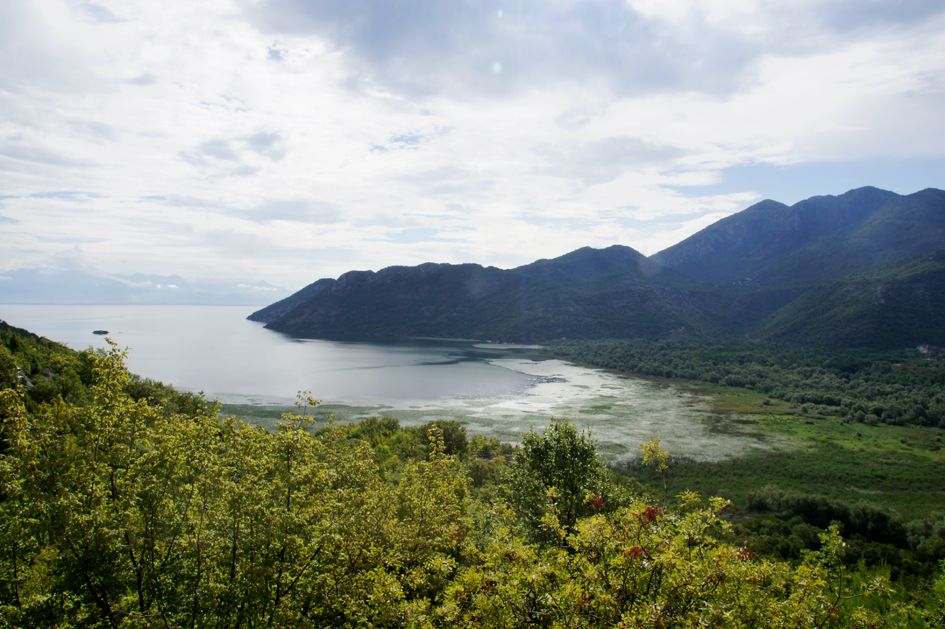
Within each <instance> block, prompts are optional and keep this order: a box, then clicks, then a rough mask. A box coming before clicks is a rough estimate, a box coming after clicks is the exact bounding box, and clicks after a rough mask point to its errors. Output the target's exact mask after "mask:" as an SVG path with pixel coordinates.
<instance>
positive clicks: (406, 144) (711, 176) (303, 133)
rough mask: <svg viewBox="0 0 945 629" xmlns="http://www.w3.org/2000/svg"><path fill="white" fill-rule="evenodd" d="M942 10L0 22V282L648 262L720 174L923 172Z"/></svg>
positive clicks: (726, 205) (683, 227) (514, 7)
mask: <svg viewBox="0 0 945 629" xmlns="http://www.w3.org/2000/svg"><path fill="white" fill-rule="evenodd" d="M943 10H945V8H943V7H940V6H939V5H938V4H936V3H929V2H918V1H914V0H910V1H907V2H899V3H880V2H878V1H872V0H869V1H867V2H856V3H854V2H852V1H848V0H842V1H840V0H828V1H823V0H818V1H817V2H815V1H813V0H785V1H784V2H779V3H763V2H756V1H752V0H734V1H732V2H714V1H713V2H710V1H708V0H678V1H677V0H672V1H671V0H664V1H663V2H650V1H649V0H646V1H644V0H633V1H632V2H627V1H626V0H555V1H549V0H515V1H512V2H506V3H505V4H503V14H502V16H501V17H499V16H498V14H497V11H496V6H495V5H494V4H493V3H487V2H479V1H478V0H474V1H472V2H465V3H461V4H455V3H453V4H450V3H442V2H436V1H434V0H418V1H417V2H413V3H408V4H406V5H404V4H403V3H401V4H391V3H389V2H383V1H381V0H376V1H367V0H360V1H358V0H352V1H351V2H343V3H339V2H328V1H327V0H271V1H269V2H266V3H251V2H248V1H247V2H243V1H239V0H208V1H206V2H200V3H185V2H183V1H182V0H170V1H168V2H140V3H117V2H114V1H112V0H99V1H96V2H90V1H88V0H67V1H66V0H62V1H60V0H35V1H29V0H11V1H10V2H6V3H0V110H2V111H3V112H4V116H3V117H2V118H0V197H4V199H3V218H2V219H0V267H2V268H3V269H12V268H17V267H18V266H29V265H34V266H35V265H40V264H44V263H46V262H45V261H48V260H49V259H50V258H51V256H55V255H59V254H61V253H62V252H69V251H72V247H74V246H76V244H77V243H81V252H82V255H83V256H84V257H85V259H86V260H88V261H91V262H94V264H95V265H96V268H99V269H101V270H103V271H105V272H111V273H118V272H121V273H131V272H142V273H154V274H162V275H167V274H170V273H177V274H179V275H181V276H183V277H186V278H188V280H214V281H230V280H233V281H235V278H250V279H263V278H265V279H267V280H269V281H271V282H272V283H274V284H279V285H289V286H296V287H301V286H303V285H305V284H307V283H309V282H311V281H312V280H313V279H315V278H317V277H325V276H337V275H339V274H341V273H342V272H344V271H346V270H349V269H351V268H373V269H377V268H381V267H384V266H388V265H391V264H416V263H420V262H425V261H443V262H480V263H483V264H495V265H498V266H513V265H517V264H522V263H527V262H530V261H532V260H534V259H537V258H548V257H553V256H555V255H560V254H563V253H566V252H567V251H570V250H573V249H576V248H578V247H581V246H585V245H591V246H607V245H609V244H613V243H615V242H616V243H621V244H626V245H630V246H633V247H636V248H637V249H639V250H641V251H643V252H645V253H654V252H655V251H656V250H658V249H659V248H662V247H665V246H668V245H671V244H674V242H676V241H678V240H679V239H682V238H684V237H685V236H688V235H690V234H691V233H693V232H694V231H696V230H697V229H699V228H701V227H703V226H705V225H706V224H707V223H706V221H711V220H714V219H716V218H720V217H722V216H726V215H728V214H730V213H732V212H736V211H738V210H740V209H743V208H744V207H746V206H747V205H749V204H750V203H752V202H754V201H756V200H758V199H759V195H758V193H757V192H756V191H755V190H754V189H752V188H751V187H748V188H744V189H738V190H729V189H715V188H713V189H712V190H713V191H711V192H707V191H706V190H708V189H707V188H705V187H706V186H715V187H718V186H722V185H723V184H724V182H725V180H726V175H725V173H726V169H727V168H730V167H733V166H740V165H746V164H759V163H762V164H764V163H767V164H802V163H806V162H809V161H812V160H821V161H822V160H852V159H860V158H862V157H864V156H869V157H872V158H876V159H891V158H911V159H921V158H942V157H945V155H943V153H945V148H943V147H945V137H943V136H945V128H943V127H942V125H940V124H939V118H940V112H941V111H942V107H943V105H945V103H943V96H942V95H943V94H945V54H943V53H945V35H943V33H945V21H943ZM496 62H499V63H501V66H502V71H501V72H500V73H496V72H494V71H493V65H494V64H495V63H496ZM927 185H929V186H937V187H941V186H943V185H945V181H929V182H928V184H927ZM723 187H724V186H723ZM818 192H820V191H818V190H814V191H811V194H815V193H818Z"/></svg>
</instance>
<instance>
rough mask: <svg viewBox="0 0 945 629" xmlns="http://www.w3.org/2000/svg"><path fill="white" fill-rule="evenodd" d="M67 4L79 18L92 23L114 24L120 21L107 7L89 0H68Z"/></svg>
mask: <svg viewBox="0 0 945 629" xmlns="http://www.w3.org/2000/svg"><path fill="white" fill-rule="evenodd" d="M68 5H69V8H70V9H71V10H72V12H73V13H74V14H75V15H76V16H78V17H79V19H81V20H83V21H86V22H90V23H92V24H114V23H116V22H121V21H122V20H121V18H119V17H118V16H116V15H115V14H114V13H112V12H111V11H110V10H109V9H108V7H104V6H102V5H100V4H97V3H94V2H90V1H89V0H69V2H68Z"/></svg>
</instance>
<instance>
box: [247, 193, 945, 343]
mask: <svg viewBox="0 0 945 629" xmlns="http://www.w3.org/2000/svg"><path fill="white" fill-rule="evenodd" d="M943 247H945V192H943V191H941V190H936V189H931V188H930V189H927V190H923V191H921V192H916V193H915V194H911V195H906V196H902V195H898V194H895V193H893V192H888V191H884V190H879V189H876V188H870V187H867V188H860V189H857V190H851V191H850V192H847V193H846V194H843V195H840V196H823V197H813V198H811V199H807V200H804V201H801V202H799V203H796V204H794V205H793V206H790V207H788V206H786V205H784V204H781V203H777V202H775V201H770V200H768V201H762V202H760V203H758V204H755V205H753V206H752V207H749V208H747V209H746V210H744V211H742V212H739V213H737V214H734V215H732V216H729V217H728V218H725V219H723V220H721V221H718V222H717V223H715V224H713V225H710V226H709V227H706V228H705V229H703V230H701V231H700V232H698V233H696V234H694V235H693V236H691V237H689V238H687V239H686V240H684V241H682V242H680V243H678V244H676V245H674V246H672V247H670V248H668V249H666V250H664V251H661V252H659V253H657V254H655V255H653V256H651V257H649V258H647V257H645V256H643V255H642V254H640V253H638V252H637V251H634V250H633V249H631V248H629V247H625V246H620V245H614V246H611V247H608V248H606V249H600V250H597V249H591V248H589V247H585V248H583V249H578V250H576V251H573V252H571V253H569V254H566V255H564V256H561V257H559V258H555V259H553V260H539V261H537V262H534V263H532V264H528V265H525V266H521V267H518V268H515V269H509V270H503V269H497V268H494V267H482V266H480V265H477V264H461V265H450V264H434V263H427V264H422V265H420V266H416V267H388V268H386V269H382V270H381V271H378V272H376V273H375V272H372V271H350V272H348V273H345V274H343V275H342V276H341V277H339V278H338V279H337V280H332V279H328V278H324V279H321V280H319V281H317V282H315V283H313V284H311V285H309V286H307V287H306V288H304V289H302V290H301V291H299V292H298V293H296V294H295V295H293V296H291V297H290V298H287V299H285V300H282V301H280V302H278V303H277V304H273V305H272V306H270V307H267V308H264V309H262V310H260V311H258V312H256V313H254V314H252V315H250V317H249V318H250V319H252V320H254V321H260V322H263V323H266V327H268V328H270V329H272V330H276V331H280V332H284V333H287V334H291V335H293V336H299V337H309V338H361V339H367V338H380V337H411V336H413V337H440V338H467V339H478V340H492V341H511V342H548V341H552V340H559V339H562V338H568V339H608V338H611V339H612V338H620V339H665V338H691V339H698V340H701V341H712V342H730V341H731V340H733V339H739V338H740V339H744V338H746V336H747V337H750V338H762V339H766V340H768V341H770V342H772V343H774V344H777V345H780V346H805V347H810V348H825V347H829V348H832V349H836V348H866V349H891V348H903V347H910V346H911V347H915V346H917V345H920V344H933V345H945V293H943V288H942V286H943V282H942V279H943V273H945V253H943Z"/></svg>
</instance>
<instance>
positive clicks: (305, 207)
mask: <svg viewBox="0 0 945 629" xmlns="http://www.w3.org/2000/svg"><path fill="white" fill-rule="evenodd" d="M234 214H235V215H236V216H239V217H240V218H245V219H246V220H250V221H253V222H256V223H271V222H273V221H289V222H293V223H310V224H314V225H330V224H333V223H340V222H341V221H342V220H344V219H343V217H342V215H341V212H340V211H339V210H338V208H337V207H335V206H334V205H332V204H330V203H325V202H322V201H310V200H308V199H292V200H281V199H270V200H268V201H265V202H264V203H261V204H260V205H257V206H256V207H254V208H252V209H250V210H241V211H236V212H234Z"/></svg>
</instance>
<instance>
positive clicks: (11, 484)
mask: <svg viewBox="0 0 945 629" xmlns="http://www.w3.org/2000/svg"><path fill="white" fill-rule="evenodd" d="M664 351H665V350H664ZM637 355H638V356H639V357H640V358H645V359H648V360H665V359H666V358H667V357H668V355H667V354H663V355H657V354H651V355H649V356H644V354H643V353H642V352H641V351H639V350H637ZM710 355H711V352H709V353H708V354H707V355H705V356H702V357H701V358H699V359H698V360H696V361H695V362H694V363H693V364H694V365H698V364H702V363H705V360H706V359H707V356H710ZM819 358H820V357H807V358H805V357H803V356H801V357H800V361H799V362H800V365H801V366H800V367H799V368H801V369H807V368H809V369H815V370H816V369H819V368H818V367H815V366H814V365H815V362H816V361H817V360H819ZM745 359H746V356H745V352H743V351H740V352H734V353H733V354H732V355H731V356H730V357H729V358H728V359H726V360H716V361H715V364H714V365H713V366H714V367H715V368H716V369H717V370H718V373H719V374H722V373H723V372H725V371H726V370H727V369H729V368H730V367H732V366H734V365H735V364H741V366H742V367H747V366H748V365H747V362H746V360H745ZM700 360H701V361H702V363H700ZM788 360H789V357H787V356H771V357H769V358H768V359H765V360H762V361H760V362H762V363H765V362H767V363H770V364H780V366H781V367H782V368H784V369H787V367H788ZM838 360H842V359H838ZM779 361H781V362H780V363H779ZM864 364H865V363H864ZM0 367H2V370H0V371H2V377H3V382H2V390H0V419H2V429H0V490H2V491H0V509H2V513H3V518H2V520H0V618H2V620H3V623H4V624H5V625H7V626H16V627H23V626H30V627H62V626H107V627H139V626H154V625H156V624H157V625H160V626H183V625H187V626H207V625H211V624H212V625H219V626H234V627H235V626H257V625H261V624H266V625H267V626H274V627H297V626H312V627H315V626H318V627H321V626H343V627H361V626H376V627H405V626H410V627H420V626H423V627H439V626H456V625H458V626H468V627H473V626H496V627H525V626H534V625H536V624H537V625H539V626H559V627H616V626H634V627H638V626H639V627H654V628H655V627H690V626H704V625H709V626H719V627H726V626H731V627H735V626H745V625H750V626H758V627H784V626H788V625H791V626H798V627H810V628H815V627H854V626H855V627H865V626H869V627H916V628H918V627H931V626H938V625H937V624H936V623H941V622H942V621H943V620H945V576H943V574H942V569H941V567H940V562H941V561H942V560H943V559H945V519H943V515H942V514H941V513H940V512H936V511H934V508H935V505H937V504H939V501H938V500H936V499H934V497H933V494H932V493H929V490H928V489H927V488H926V484H931V485H932V486H935V487H937V488H939V489H940V487H941V486H942V485H943V484H945V478H942V477H941V476H942V474H941V470H942V469H943V467H945V466H943V465H942V462H938V463H935V464H933V465H932V466H927V465H922V464H921V463H916V464H915V465H900V466H898V467H897V468H896V470H897V473H899V474H900V475H899V476H897V477H896V479H895V481H894V482H895V483H897V484H898V487H897V490H896V491H892V492H890V493H888V494H885V495H884V498H883V501H884V502H886V501H889V500H891V499H892V497H896V498H897V500H904V499H905V495H906V494H917V495H918V496H919V498H920V502H922V503H923V505H922V507H920V508H919V509H917V510H916V509H913V513H912V515H911V516H909V518H908V519H907V518H906V517H903V516H902V515H900V514H899V513H897V511H896V510H895V509H893V508H890V507H889V506H887V505H885V504H878V503H870V502H868V501H863V500H858V501H852V502H851V501H844V500H839V499H837V498H832V497H826V496H823V495H818V493H817V492H814V493H809V492H804V491H799V490H798V488H801V487H803V485H802V483H801V480H802V479H804V478H807V479H814V478H815V477H817V476H818V475H820V474H822V473H824V472H826V473H828V474H831V475H833V474H835V473H836V472H834V471H833V470H830V471H827V470H825V469H821V467H823V466H824V465H827V464H828V463H829V462H831V461H833V460H835V459H837V457H835V456H825V455H824V454H822V453H821V454H818V453H816V452H814V453H811V455H810V457H808V458H803V457H801V459H800V460H801V461H802V465H801V466H800V467H795V468H791V467H790V466H787V465H785V464H784V463H785V462H786V461H787V460H788V459H779V458H778V456H776V455H775V456H766V457H762V458H757V459H737V460H733V461H723V462H719V463H715V464H698V465H695V464H693V463H691V462H687V461H681V460H677V459H674V458H673V457H671V456H670V454H671V453H666V452H665V451H663V449H662V448H661V447H660V444H659V441H658V439H657V440H653V441H650V442H648V443H645V444H641V445H642V449H641V451H640V456H639V457H638V458H637V459H636V461H634V462H632V463H631V464H630V465H625V466H621V467H620V469H617V468H613V469H609V468H608V467H606V465H605V464H604V462H603V461H602V460H601V459H600V458H599V457H598V456H597V450H596V446H595V443H594V441H593V439H592V438H591V437H590V436H589V435H587V434H586V433H582V432H580V431H578V430H577V429H576V428H575V427H574V426H572V425H571V424H569V423H568V422H566V421H551V423H550V424H549V426H548V427H547V428H546V429H545V430H543V431H540V432H532V433H529V434H528V435H526V436H525V438H524V439H523V442H522V444H521V446H519V447H512V446H510V445H508V444H501V443H499V442H498V440H496V439H492V438H485V437H482V436H473V437H472V438H468V437H467V435H466V432H465V428H464V427H463V426H462V425H460V424H459V423H457V422H453V421H437V422H431V423H429V424H426V425H423V426H414V427H406V428H405V427H401V426H400V423H399V422H398V420H397V419H394V418H390V417H382V418H370V419H367V420H364V421H361V422H359V423H354V424H349V425H339V424H337V423H335V422H332V421H330V420H329V421H328V422H327V423H325V422H320V423H318V424H315V423H313V420H312V416H313V415H312V414H313V411H314V410H315V408H314V405H315V404H316V402H315V401H314V400H311V399H310V398H307V397H306V396H305V395H304V394H302V395H300V405H299V409H298V412H297V413H295V414H288V415H285V416H283V419H282V422H281V423H280V425H279V426H278V429H277V430H275V431H274V432H269V431H266V430H264V429H261V428H257V427H253V426H249V425H246V424H242V423H240V422H237V421H235V420H233V419H232V418H221V417H218V414H217V409H216V407H215V406H214V405H213V404H210V403H208V402H206V401H205V400H203V399H202V398H199V397H195V396H192V395H189V394H179V393H177V392H176V391H174V390H173V389H171V388H170V387H166V386H164V385H162V384H161V383H157V382H153V381H150V380H146V379H141V378H139V377H137V376H134V375H132V374H129V373H128V372H127V370H126V369H125V367H124V359H123V352H121V351H119V350H118V348H116V347H112V349H111V350H110V351H107V352H104V351H101V350H99V351H94V352H92V351H86V352H74V351H72V350H69V349H68V348H66V347H64V346H61V345H58V344H56V343H54V342H52V341H49V340H47V339H42V338H39V337H36V336H35V335H32V334H30V333H28V332H26V331H24V330H19V329H16V328H12V327H9V326H6V325H3V326H2V329H0ZM682 367H683V365H682V364H680V363H679V362H678V361H676V363H674V367H673V368H674V369H681V368H682ZM862 367H863V365H862V364H859V363H853V364H848V365H844V364H835V365H828V366H827V367H826V368H827V369H839V370H840V372H841V373H847V372H849V373H855V374H858V375H857V378H859V379H861V380H864V381H865V382H866V381H867V380H868V378H869V377H870V375H874V376H875V377H876V383H877V384H879V383H881V382H886V381H887V380H888V377H890V376H889V373H890V370H888V369H885V368H879V369H877V370H873V371H869V370H864V369H862ZM736 369H737V368H736ZM736 369H732V373H735V371H736ZM844 369H846V371H844ZM743 371H747V372H751V369H747V370H743ZM932 371H933V372H935V369H934V368H932ZM825 373H826V372H825ZM935 373H939V374H940V371H938V372H935ZM729 375H732V374H731V373H726V374H725V376H723V380H724V378H725V377H728V376H729ZM800 375H803V374H800ZM800 375H799V377H800ZM926 375H927V374H926ZM891 377H892V380H890V381H888V382H887V384H893V383H894V382H895V381H896V380H895V378H896V376H891ZM919 377H923V376H922V375H921V374H919ZM928 377H930V378H931V377H934V376H928ZM884 378H886V379H887V380H884ZM867 383H868V382H867ZM729 384H736V383H734V382H731V381H730V382H729ZM741 384H743V385H745V386H751V385H749V383H748V382H747V381H745V382H742V383H741ZM750 392H751V393H756V392H754V391H750ZM758 395H761V394H758ZM768 410H771V411H777V410H783V409H768ZM819 410H822V409H820V408H819V407H811V408H808V409H803V410H801V411H798V413H804V415H802V417H809V418H811V419H812V420H815V421H821V422H825V421H828V420H826V419H825V418H823V417H822V416H821V415H820V414H819V413H818V411H819ZM851 410H852V409H851ZM796 421H797V422H802V420H801V419H797V420H796ZM843 421H846V420H845V419H844V420H843ZM876 423H877V425H876V426H871V425H870V424H869V423H864V424H862V425H863V426H864V428H863V430H864V431H866V430H879V431H896V430H899V427H896V426H887V425H886V424H884V423H883V422H876ZM884 426H885V427H884ZM815 428H819V426H817V427H815ZM921 430H925V431H929V430H930V429H929V428H922V429H921ZM877 434H879V433H877ZM890 434H898V433H890ZM931 436H933V439H934V433H933V434H932V435H931ZM866 437H867V439H871V440H876V439H877V437H876V436H875V435H874V434H872V433H868V434H866ZM897 445H901V444H898V443H897ZM916 445H917V443H916ZM883 447H886V448H887V449H888V448H889V446H883ZM933 454H937V453H934V452H933ZM792 456H796V455H793V454H788V457H792ZM867 456H871V457H872V458H877V457H876V456H875V455H869V454H868V455H867ZM885 456H891V455H888V454H887V455H885ZM895 456H897V457H899V458H900V460H905V459H903V457H907V456H909V455H906V454H903V453H899V454H896V455H895ZM769 460H770V463H771V464H770V465H769V464H768V463H767V461H769ZM879 463H880V466H881V464H882V460H880V462H879ZM738 466H746V467H747V469H748V470H750V472H749V473H750V474H751V475H753V476H757V477H759V478H761V479H765V481H766V482H769V481H771V480H776V481H777V482H778V484H780V488H777V487H775V486H774V483H769V484H767V485H765V486H763V487H758V488H757V489H753V490H752V491H751V492H749V493H748V494H747V495H743V496H742V497H740V498H735V497H734V496H733V499H734V500H735V502H734V503H733V504H731V505H729V504H728V503H727V501H726V500H725V499H724V498H714V499H711V500H710V499H709V496H710V495H711V494H704V495H703V496H702V497H700V496H698V495H696V494H694V493H691V492H687V491H685V490H687V489H689V488H691V487H693V479H694V478H695V477H698V478H699V479H702V480H706V479H711V480H713V481H714V482H717V483H719V486H725V487H734V486H736V485H738V484H740V483H739V482H738V481H735V480H734V479H735V478H736V475H738V474H741V473H742V472H740V471H739V469H740V468H739V467H738ZM805 466H806V468H807V469H805ZM818 466H821V467H818ZM864 467H866V466H864ZM772 468H774V469H772ZM843 473H845V474H850V473H853V474H854V476H852V477H851V476H848V478H847V481H846V482H848V483H860V482H861V481H862V479H859V480H858V477H857V476H856V474H857V471H856V470H855V469H852V468H851V469H847V470H845V471H844V472H843ZM772 474H773V477H772ZM883 489H886V488H885V486H883ZM680 492H682V493H680ZM677 494H678V495H677ZM923 495H924V496H925V498H924V500H921V499H922V496H923ZM895 504H897V505H898V504H900V503H899V502H896V503H895ZM902 504H903V507H904V506H905V504H906V503H902ZM841 535H842V537H841Z"/></svg>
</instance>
